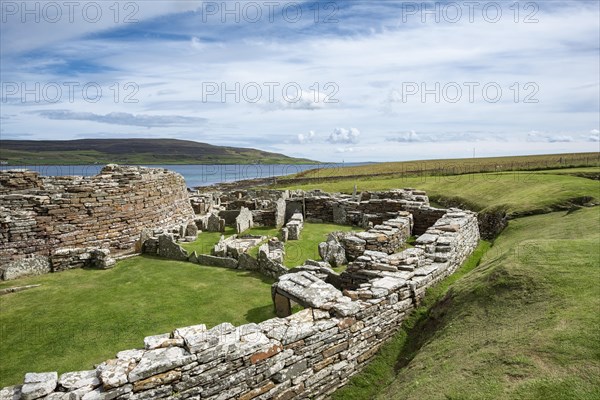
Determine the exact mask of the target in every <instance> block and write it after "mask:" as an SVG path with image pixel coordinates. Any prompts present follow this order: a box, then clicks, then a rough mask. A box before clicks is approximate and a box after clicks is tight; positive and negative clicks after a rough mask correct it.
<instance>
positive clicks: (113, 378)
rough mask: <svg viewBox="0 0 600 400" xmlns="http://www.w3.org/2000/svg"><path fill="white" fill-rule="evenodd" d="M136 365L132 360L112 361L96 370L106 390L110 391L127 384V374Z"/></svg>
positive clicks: (104, 363)
mask: <svg viewBox="0 0 600 400" xmlns="http://www.w3.org/2000/svg"><path fill="white" fill-rule="evenodd" d="M133 365H134V362H133V361H132V360H124V359H112V360H107V361H105V362H103V363H102V364H100V365H98V367H97V368H96V374H97V376H98V377H99V378H100V381H101V382H102V386H103V388H104V390H109V389H112V388H116V387H119V386H122V385H124V384H126V383H127V374H128V372H129V370H130V369H131V368H132V366H133Z"/></svg>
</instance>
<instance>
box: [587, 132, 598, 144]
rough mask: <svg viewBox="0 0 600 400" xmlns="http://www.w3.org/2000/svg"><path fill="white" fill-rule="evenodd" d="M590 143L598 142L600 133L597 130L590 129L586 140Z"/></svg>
mask: <svg viewBox="0 0 600 400" xmlns="http://www.w3.org/2000/svg"><path fill="white" fill-rule="evenodd" d="M588 140H589V141H590V142H600V131H599V130H598V129H592V130H591V131H590V136H589V138H588Z"/></svg>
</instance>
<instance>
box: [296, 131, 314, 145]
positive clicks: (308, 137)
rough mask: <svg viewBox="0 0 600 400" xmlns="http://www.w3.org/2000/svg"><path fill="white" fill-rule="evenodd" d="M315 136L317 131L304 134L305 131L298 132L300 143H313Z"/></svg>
mask: <svg viewBox="0 0 600 400" xmlns="http://www.w3.org/2000/svg"><path fill="white" fill-rule="evenodd" d="M314 138H315V131H308V133H307V134H304V133H299V134H298V142H299V143H300V144H304V143H312V141H313V139H314Z"/></svg>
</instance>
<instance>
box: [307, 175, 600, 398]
mask: <svg viewBox="0 0 600 400" xmlns="http://www.w3.org/2000/svg"><path fill="white" fill-rule="evenodd" d="M581 172H585V173H586V174H591V175H590V177H593V176H596V175H597V173H598V169H597V168H585V169H572V170H569V169H565V170H562V169H561V170H559V171H539V172H525V173H523V172H515V173H502V174H470V175H466V176H454V177H452V176H447V177H439V176H438V177H431V176H429V177H425V178H423V177H412V178H399V177H392V178H390V177H387V178H386V177H377V178H370V179H359V180H356V182H357V184H358V187H359V190H361V189H363V190H364V189H389V188H394V187H404V186H411V187H416V188H423V189H426V190H427V191H428V192H429V193H430V194H433V196H432V197H434V198H435V197H437V198H440V199H451V198H453V197H454V198H455V199H459V200H461V201H463V203H468V204H469V205H470V206H471V207H473V208H475V209H486V208H490V207H502V208H505V209H507V210H509V211H511V212H512V213H513V217H515V218H516V219H513V220H512V221H511V222H510V224H509V227H508V228H507V229H506V230H505V231H504V232H503V233H502V234H501V235H500V236H499V237H498V238H497V239H496V240H495V242H494V244H493V247H491V248H490V249H489V250H488V247H489V244H487V243H486V242H482V244H481V245H480V247H479V248H478V252H477V253H476V254H474V255H473V256H472V257H471V259H470V260H469V261H468V262H467V263H465V265H463V267H462V268H461V269H460V270H459V271H458V272H457V273H456V274H454V275H453V276H451V277H449V278H448V279H447V280H445V281H444V282H443V283H441V284H440V285H439V286H437V287H435V288H433V289H431V290H429V292H428V295H427V297H426V300H425V302H424V304H423V306H422V307H420V308H419V309H418V310H417V311H416V312H415V313H413V314H412V315H411V317H410V318H409V319H408V320H407V321H406V322H405V323H404V325H403V328H402V330H401V331H400V332H399V333H398V334H397V335H396V336H395V337H394V339H393V340H392V341H391V342H390V343H388V344H387V345H385V346H384V348H383V349H382V350H381V351H380V352H379V353H378V355H377V356H376V358H375V359H374V361H373V362H371V363H370V365H369V366H368V367H367V368H366V370H365V371H364V372H362V373H361V374H359V375H357V376H355V377H354V378H353V379H352V380H351V383H350V384H349V385H348V386H346V387H345V388H342V389H340V390H338V391H337V392H336V393H335V395H334V399H344V400H346V399H369V400H370V399H374V398H376V399H380V400H384V399H385V400H388V399H402V400H404V399H478V400H479V399H500V398H501V399H544V400H546V399H596V398H600V313H599V312H598V310H600V287H599V286H598V282H600V208H599V207H597V206H596V207H591V208H580V207H576V206H573V204H569V201H570V200H573V199H577V198H580V199H586V201H587V200H590V199H593V200H592V201H591V202H592V203H593V202H596V203H597V202H598V200H599V199H600V182H598V181H597V180H592V179H586V178H583V177H579V176H577V175H578V174H579V173H581ZM354 183H355V180H339V179H338V180H337V181H333V182H331V181H328V180H324V181H323V182H321V184H320V185H318V184H314V185H313V184H305V185H301V186H300V187H303V188H310V187H320V188H322V189H324V190H341V191H346V192H349V191H351V190H352V186H353V185H354ZM561 207H566V208H568V211H563V212H553V213H548V212H549V211H551V210H556V209H558V208H561ZM542 212H546V214H542V215H534V216H525V217H523V215H527V214H531V213H542ZM486 250H487V251H486ZM480 257H482V258H481V260H480Z"/></svg>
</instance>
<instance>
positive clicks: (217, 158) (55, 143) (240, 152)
mask: <svg viewBox="0 0 600 400" xmlns="http://www.w3.org/2000/svg"><path fill="white" fill-rule="evenodd" d="M0 161H2V162H3V163H6V162H8V164H9V165H31V164H47V165H74V164H107V163H117V164H255V163H261V164H312V163H316V161H313V160H308V159H305V158H293V157H288V156H286V155H283V154H278V153H270V152H266V151H262V150H257V149H251V148H243V147H225V146H213V145H210V144H207V143H200V142H194V141H191V140H178V139H81V140H0Z"/></svg>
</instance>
